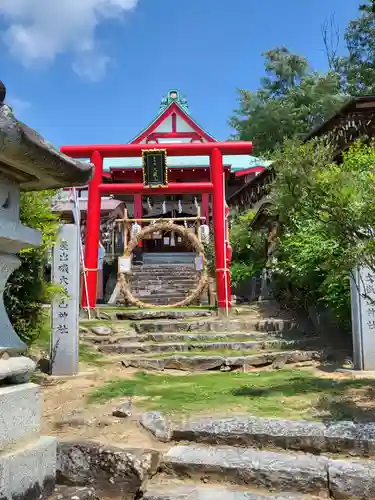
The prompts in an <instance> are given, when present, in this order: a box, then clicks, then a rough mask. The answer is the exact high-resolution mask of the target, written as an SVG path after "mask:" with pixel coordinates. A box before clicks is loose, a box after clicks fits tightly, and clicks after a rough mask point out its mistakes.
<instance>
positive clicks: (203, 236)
mask: <svg viewBox="0 0 375 500" xmlns="http://www.w3.org/2000/svg"><path fill="white" fill-rule="evenodd" d="M199 232H200V241H201V242H202V243H204V244H205V245H208V244H209V243H210V228H209V227H208V226H207V224H202V225H201V227H200V228H199Z"/></svg>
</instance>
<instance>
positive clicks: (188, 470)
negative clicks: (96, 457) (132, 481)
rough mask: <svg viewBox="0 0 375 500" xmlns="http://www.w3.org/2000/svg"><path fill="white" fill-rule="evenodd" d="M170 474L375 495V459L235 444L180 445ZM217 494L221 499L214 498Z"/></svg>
mask: <svg viewBox="0 0 375 500" xmlns="http://www.w3.org/2000/svg"><path fill="white" fill-rule="evenodd" d="M162 469H163V471H164V472H165V473H166V474H169V475H173V476H175V477H176V476H177V477H178V478H180V479H183V478H192V479H195V480H200V481H204V482H205V483H207V482H211V481H216V482H229V483H232V484H237V485H245V486H248V485H250V486H254V487H257V488H262V489H263V490H264V489H268V490H271V491H272V490H273V491H283V492H290V493H299V494H300V493H303V494H310V495H320V496H321V498H328V497H330V498H335V499H343V498H347V499H349V498H350V499H352V500H354V499H358V500H360V499H361V500H362V499H363V500H364V499H371V498H375V462H374V461H372V460H363V461H359V460H337V459H330V458H327V457H325V456H316V455H310V454H302V453H296V454H293V455H292V454H289V453H276V452H272V451H259V450H253V449H249V448H236V447H230V446H198V445H191V446H180V445H178V446H174V447H173V448H171V449H170V450H169V451H168V452H167V453H166V454H165V455H164V458H163V463H162ZM213 498H215V497H213Z"/></svg>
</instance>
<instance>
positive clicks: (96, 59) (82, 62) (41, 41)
mask: <svg viewBox="0 0 375 500" xmlns="http://www.w3.org/2000/svg"><path fill="white" fill-rule="evenodd" d="M137 3H138V0H0V17H2V18H4V20H5V22H6V23H7V25H8V28H7V29H6V30H5V32H4V33H3V42H4V43H5V44H6V45H7V47H8V49H9V51H10V53H11V54H12V55H13V56H14V57H16V58H17V59H19V60H20V61H21V62H22V63H23V64H24V65H25V66H27V67H30V66H32V65H34V64H36V63H44V64H45V63H51V62H53V61H54V59H55V58H56V56H58V55H59V54H63V53H65V52H69V53H72V54H73V55H74V63H73V68H74V70H75V71H76V72H77V73H78V74H80V75H82V76H85V77H89V78H93V79H97V78H100V77H101V76H102V75H103V74H104V73H105V71H106V67H107V65H108V62H109V61H110V58H109V56H107V55H106V54H103V53H102V52H101V51H100V50H99V47H98V42H97V39H96V30H97V27H98V26H99V24H100V23H102V22H103V21H106V20H108V19H114V18H121V17H123V16H124V15H125V14H126V13H128V12H129V11H131V10H133V9H134V8H135V7H136V6H137Z"/></svg>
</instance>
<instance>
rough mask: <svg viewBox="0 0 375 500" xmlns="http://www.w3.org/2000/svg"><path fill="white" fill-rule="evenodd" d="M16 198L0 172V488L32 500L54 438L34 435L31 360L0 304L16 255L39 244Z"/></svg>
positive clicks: (50, 478)
mask: <svg viewBox="0 0 375 500" xmlns="http://www.w3.org/2000/svg"><path fill="white" fill-rule="evenodd" d="M19 202H20V197H19V187H18V185H17V184H15V183H14V182H11V181H9V180H8V179H6V178H5V177H2V176H0V380H1V387H0V408H1V419H0V471H1V472H0V491H1V498H2V499H4V500H5V499H6V500H11V499H14V498H28V499H29V500H34V499H35V500H36V499H38V498H41V497H42V495H48V494H50V493H51V492H52V490H53V487H54V481H55V475H56V440H55V438H48V437H40V436H39V430H40V416H41V399H40V395H39V387H38V386H37V385H35V384H31V383H28V380H29V378H30V376H31V374H32V373H33V371H34V369H35V363H34V362H33V361H32V360H31V359H29V358H28V357H27V356H25V352H26V351H27V346H26V345H25V344H24V343H23V342H22V341H21V339H20V338H19V337H18V335H17V333H16V332H15V331H14V329H13V327H12V325H11V323H10V321H9V318H8V315H7V313H6V310H5V307H4V302H3V293H4V289H5V285H6V282H7V280H8V278H9V276H10V274H11V273H12V272H13V271H14V270H15V269H16V268H17V267H18V266H19V265H20V261H19V259H18V257H17V256H16V254H17V253H18V252H19V251H20V250H22V249H24V248H27V247H32V246H38V245H39V244H40V242H41V235H40V233H39V232H38V231H35V230H33V229H30V228H28V227H25V226H22V225H21V224H20V222H19ZM26 471H27V473H26Z"/></svg>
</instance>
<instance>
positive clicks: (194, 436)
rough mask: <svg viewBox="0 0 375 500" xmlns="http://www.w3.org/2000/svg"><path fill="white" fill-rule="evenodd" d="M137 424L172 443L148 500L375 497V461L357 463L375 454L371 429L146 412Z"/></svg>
mask: <svg viewBox="0 0 375 500" xmlns="http://www.w3.org/2000/svg"><path fill="white" fill-rule="evenodd" d="M142 423H143V425H145V424H147V425H148V426H149V430H150V431H152V433H153V434H154V435H157V434H158V433H159V434H160V435H161V437H162V439H163V440H165V439H166V437H167V438H168V439H169V440H170V441H171V442H173V441H174V445H173V446H172V447H171V448H170V450H169V451H168V452H166V453H165V454H164V456H163V457H162V458H161V464H160V467H159V473H158V474H157V475H155V476H154V477H153V479H152V480H151V482H149V483H148V485H147V487H146V492H145V495H144V497H143V498H144V499H145V500H182V499H185V500H186V499H189V500H210V499H211V498H218V499H223V500H224V499H229V500H288V499H289V500H292V499H295V500H297V499H299V500H313V499H322V498H333V499H345V498H347V499H352V500H354V499H356V500H365V499H366V500H368V499H371V498H375V461H373V460H363V459H362V460H360V459H359V458H360V457H363V456H374V450H375V432H374V431H375V424H374V423H367V424H354V423H353V422H338V423H335V422H333V423H330V424H323V423H314V422H292V421H287V420H272V419H262V418H257V417H244V416H242V417H232V418H226V419H221V420H220V419H219V420H217V419H215V420H213V419H210V420H208V419H206V420H198V421H191V422H185V423H178V424H175V425H172V424H170V423H168V424H167V421H166V419H165V418H163V417H162V416H161V415H158V414H156V413H154V414H145V415H144V416H143V417H142ZM166 425H167V426H168V427H169V429H168V431H167V432H164V433H163V432H161V431H162V427H163V426H164V427H165V426H166ZM164 431H165V429H164ZM179 441H180V442H181V444H180V443H179ZM186 441H190V443H188V444H187V443H186ZM228 443H230V445H229V444H228ZM275 448H279V450H276V451H275ZM280 448H282V451H281V450H280ZM306 450H310V451H314V452H315V454H312V453H307V452H306ZM323 452H325V453H327V454H326V455H325V454H324V453H323ZM328 452H330V453H328ZM343 453H346V454H349V455H353V456H354V457H358V458H351V459H348V458H346V459H345V458H342V454H343Z"/></svg>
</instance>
